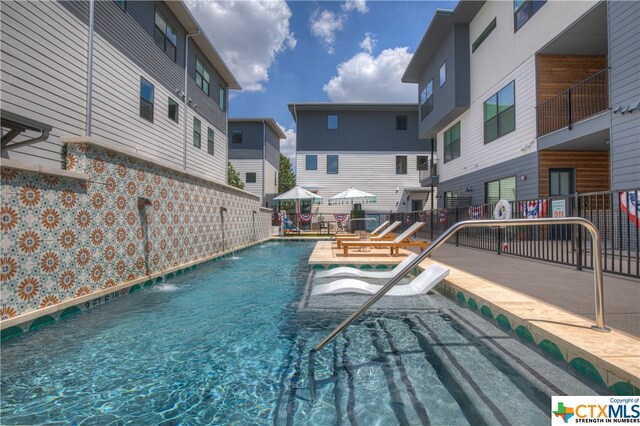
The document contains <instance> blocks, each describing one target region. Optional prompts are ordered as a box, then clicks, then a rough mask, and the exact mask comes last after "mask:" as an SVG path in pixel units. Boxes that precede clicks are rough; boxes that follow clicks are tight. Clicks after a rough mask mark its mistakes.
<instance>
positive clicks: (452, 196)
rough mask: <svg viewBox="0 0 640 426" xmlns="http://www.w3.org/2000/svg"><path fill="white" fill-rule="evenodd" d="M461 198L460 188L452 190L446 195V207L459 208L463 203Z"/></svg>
mask: <svg viewBox="0 0 640 426" xmlns="http://www.w3.org/2000/svg"><path fill="white" fill-rule="evenodd" d="M459 198H460V188H456V189H452V190H451V191H447V192H445V193H444V207H445V208H447V209H450V208H453V207H457V206H458V203H459V202H460V201H461V200H459Z"/></svg>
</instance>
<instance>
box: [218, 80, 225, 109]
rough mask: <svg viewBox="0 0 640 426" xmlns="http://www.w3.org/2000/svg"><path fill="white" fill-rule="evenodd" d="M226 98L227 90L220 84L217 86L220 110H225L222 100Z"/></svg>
mask: <svg viewBox="0 0 640 426" xmlns="http://www.w3.org/2000/svg"><path fill="white" fill-rule="evenodd" d="M226 98H227V90H226V89H225V88H224V87H222V85H220V86H218V105H220V109H221V110H223V111H224V110H225V104H224V101H225V99H226Z"/></svg>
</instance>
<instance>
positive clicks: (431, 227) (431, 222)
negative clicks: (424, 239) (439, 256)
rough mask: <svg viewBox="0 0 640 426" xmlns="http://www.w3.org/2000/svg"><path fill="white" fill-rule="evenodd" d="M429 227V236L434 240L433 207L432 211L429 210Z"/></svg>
mask: <svg viewBox="0 0 640 426" xmlns="http://www.w3.org/2000/svg"><path fill="white" fill-rule="evenodd" d="M432 194H433V192H432ZM429 228H430V231H429V232H430V234H429V237H430V239H431V241H433V209H431V211H430V212H429Z"/></svg>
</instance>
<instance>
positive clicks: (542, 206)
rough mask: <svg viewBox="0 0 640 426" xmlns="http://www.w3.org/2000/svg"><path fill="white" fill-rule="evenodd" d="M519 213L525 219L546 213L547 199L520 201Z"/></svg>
mask: <svg viewBox="0 0 640 426" xmlns="http://www.w3.org/2000/svg"><path fill="white" fill-rule="evenodd" d="M520 213H522V217H526V218H527V219H538V218H541V217H545V216H546V214H547V200H535V201H521V202H520Z"/></svg>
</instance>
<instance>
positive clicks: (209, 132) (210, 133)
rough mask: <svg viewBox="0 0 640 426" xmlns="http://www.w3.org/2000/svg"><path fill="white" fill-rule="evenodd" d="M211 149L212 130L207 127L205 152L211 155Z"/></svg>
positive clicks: (212, 143)
mask: <svg viewBox="0 0 640 426" xmlns="http://www.w3.org/2000/svg"><path fill="white" fill-rule="evenodd" d="M213 147H214V138H213V129H212V128H211V127H207V152H208V153H209V154H211V155H213Z"/></svg>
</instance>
